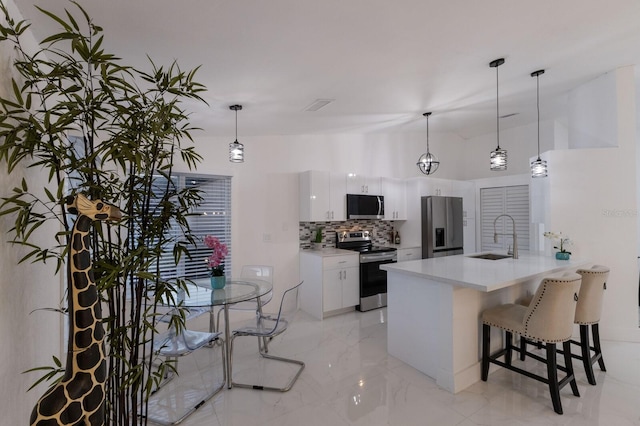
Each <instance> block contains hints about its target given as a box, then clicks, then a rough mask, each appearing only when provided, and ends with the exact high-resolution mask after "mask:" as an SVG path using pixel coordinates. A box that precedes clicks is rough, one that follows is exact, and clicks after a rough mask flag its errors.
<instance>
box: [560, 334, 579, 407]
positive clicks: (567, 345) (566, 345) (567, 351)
mask: <svg viewBox="0 0 640 426" xmlns="http://www.w3.org/2000/svg"><path fill="white" fill-rule="evenodd" d="M562 352H563V353H564V365H565V367H566V369H567V376H570V377H571V381H570V382H569V384H570V385H571V391H572V392H573V394H574V395H575V396H580V392H579V391H578V384H577V383H576V375H575V373H574V372H573V360H572V356H571V341H569V340H567V341H566V342H563V343H562Z"/></svg>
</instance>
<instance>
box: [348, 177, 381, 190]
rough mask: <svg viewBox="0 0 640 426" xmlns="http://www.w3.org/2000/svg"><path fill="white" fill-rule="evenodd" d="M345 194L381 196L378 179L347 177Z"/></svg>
mask: <svg viewBox="0 0 640 426" xmlns="http://www.w3.org/2000/svg"><path fill="white" fill-rule="evenodd" d="M347 194H368V195H382V188H381V186H380V178H379V177H371V176H361V175H356V174H353V173H349V174H348V175H347Z"/></svg>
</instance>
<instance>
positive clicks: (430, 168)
mask: <svg viewBox="0 0 640 426" xmlns="http://www.w3.org/2000/svg"><path fill="white" fill-rule="evenodd" d="M422 115H423V116H425V117H427V152H425V153H424V154H422V155H421V156H420V158H418V162H417V163H416V165H417V166H418V169H420V171H421V172H422V173H423V174H425V175H432V174H434V173H435V172H436V170H438V167H440V161H438V159H437V158H436V156H435V155H433V154H432V153H430V152H429V116H430V115H431V113H430V112H425V113H424V114H422Z"/></svg>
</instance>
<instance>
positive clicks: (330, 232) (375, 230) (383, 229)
mask: <svg viewBox="0 0 640 426" xmlns="http://www.w3.org/2000/svg"><path fill="white" fill-rule="evenodd" d="M319 226H321V227H322V247H324V248H332V247H333V248H335V247H336V232H337V231H344V230H350V231H360V230H362V231H369V232H370V233H371V235H372V240H373V244H374V245H378V246H389V247H395V248H400V247H402V248H410V247H415V245H412V246H407V247H404V246H403V245H402V244H400V245H399V246H398V245H396V244H393V245H392V244H391V241H390V238H391V229H392V228H394V224H393V221H385V220H370V219H362V220H355V219H350V220H346V221H344V222H300V227H299V236H300V240H299V241H300V249H302V250H308V249H311V241H312V240H313V238H314V237H315V235H316V229H317V228H318V227H319ZM394 229H395V228H394Z"/></svg>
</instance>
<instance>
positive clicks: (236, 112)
mask: <svg viewBox="0 0 640 426" xmlns="http://www.w3.org/2000/svg"><path fill="white" fill-rule="evenodd" d="M236 143H238V110H237V109H236Z"/></svg>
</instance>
